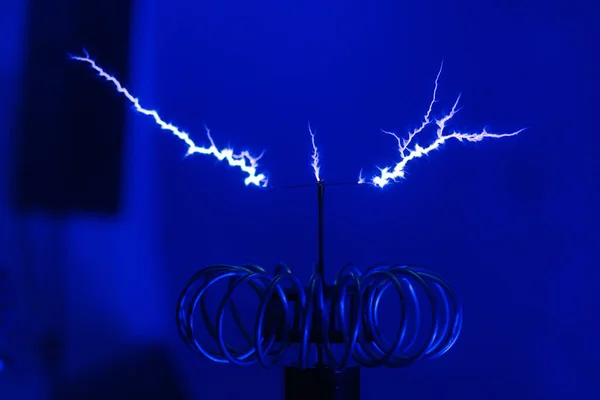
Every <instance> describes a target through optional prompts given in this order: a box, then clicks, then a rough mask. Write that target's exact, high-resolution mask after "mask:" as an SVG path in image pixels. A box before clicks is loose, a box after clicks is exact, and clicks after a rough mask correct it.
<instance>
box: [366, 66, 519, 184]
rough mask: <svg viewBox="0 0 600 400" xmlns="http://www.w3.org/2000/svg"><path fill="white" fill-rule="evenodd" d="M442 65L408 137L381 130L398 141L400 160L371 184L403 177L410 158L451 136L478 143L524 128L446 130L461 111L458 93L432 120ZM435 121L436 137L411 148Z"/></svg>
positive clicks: (427, 150)
mask: <svg viewBox="0 0 600 400" xmlns="http://www.w3.org/2000/svg"><path fill="white" fill-rule="evenodd" d="M443 66H444V63H442V65H441V66H440V69H439V71H438V73H437V76H436V78H435V85H434V89H433V98H432V100H431V103H429V108H428V109H427V112H426V113H425V116H424V118H423V122H422V123H421V125H420V126H419V127H418V128H416V129H414V130H413V131H411V132H409V133H408V136H407V137H405V138H400V137H399V136H398V135H396V134H395V133H393V132H388V131H383V132H384V133H386V134H388V135H391V136H393V137H394V138H396V140H397V142H398V152H399V153H400V161H399V162H398V163H396V165H394V166H393V167H386V168H379V172H380V175H378V176H375V177H373V178H372V179H371V183H372V184H373V185H375V186H379V187H384V186H385V185H387V184H388V183H390V182H396V181H397V180H398V179H400V178H404V175H405V168H406V165H407V164H408V163H409V162H410V161H412V160H414V159H416V158H419V157H423V156H426V155H428V154H429V153H430V152H432V151H433V150H436V149H438V148H440V146H442V145H443V144H444V143H446V142H447V141H448V140H450V139H457V140H459V141H461V142H462V141H467V142H479V141H481V140H483V139H486V138H493V139H500V138H505V137H510V136H515V135H518V134H519V133H521V132H523V131H524V129H520V130H518V131H515V132H511V133H490V132H488V131H487V130H486V129H485V128H484V129H483V130H482V131H481V132H477V133H465V132H457V131H453V132H451V133H446V132H445V129H446V124H447V122H448V121H450V120H451V119H452V118H453V117H454V116H455V115H456V113H458V112H459V111H460V108H458V102H459V100H460V95H459V96H458V97H457V99H456V101H455V102H454V105H453V106H452V110H450V112H449V113H448V114H446V115H445V116H444V117H442V118H441V119H432V118H431V113H432V111H433V105H434V104H435V103H436V101H437V91H438V84H439V79H440V75H441V74H442V68H443ZM434 123H435V125H436V126H437V130H436V138H435V140H434V141H433V142H431V143H430V144H429V145H427V146H426V147H422V146H420V145H419V144H414V145H413V146H412V147H411V144H413V142H414V138H415V137H416V136H417V135H418V134H420V133H421V132H423V131H424V130H425V128H427V127H428V126H430V125H432V124H434ZM358 183H366V180H365V178H364V177H363V175H362V170H361V172H360V173H359V177H358Z"/></svg>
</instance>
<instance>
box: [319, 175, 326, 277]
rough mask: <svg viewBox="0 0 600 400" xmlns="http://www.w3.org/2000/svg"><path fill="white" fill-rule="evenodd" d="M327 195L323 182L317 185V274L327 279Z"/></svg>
mask: <svg viewBox="0 0 600 400" xmlns="http://www.w3.org/2000/svg"><path fill="white" fill-rule="evenodd" d="M324 195H325V184H324V183H323V181H319V182H318V183H317V199H318V233H317V237H318V241H319V242H318V251H319V258H318V263H317V272H318V273H319V275H321V278H322V279H324V278H325V266H324V260H323V258H324V256H323V196H324Z"/></svg>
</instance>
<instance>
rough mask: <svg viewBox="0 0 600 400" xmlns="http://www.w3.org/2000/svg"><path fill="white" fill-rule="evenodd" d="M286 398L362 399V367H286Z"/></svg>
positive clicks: (308, 399) (302, 399) (284, 384)
mask: <svg viewBox="0 0 600 400" xmlns="http://www.w3.org/2000/svg"><path fill="white" fill-rule="evenodd" d="M283 376H284V377H283V387H284V389H283V390H284V400H360V368H359V367H351V368H346V369H341V370H340V369H335V368H308V369H304V370H303V369H300V368H293V367H286V368H284V370H283Z"/></svg>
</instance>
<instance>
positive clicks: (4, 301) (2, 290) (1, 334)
mask: <svg viewBox="0 0 600 400" xmlns="http://www.w3.org/2000/svg"><path fill="white" fill-rule="evenodd" d="M9 311H10V300H9V287H8V274H7V273H6V272H5V271H4V270H3V269H2V268H0V373H2V372H3V371H5V370H6V369H7V367H8V364H9V363H10V355H9V350H10V349H9V347H10V346H9V345H8V325H9Z"/></svg>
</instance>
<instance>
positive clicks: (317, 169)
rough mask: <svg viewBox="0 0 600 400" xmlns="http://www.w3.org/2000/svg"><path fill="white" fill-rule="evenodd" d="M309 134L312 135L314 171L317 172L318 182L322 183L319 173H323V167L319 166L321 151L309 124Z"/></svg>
mask: <svg viewBox="0 0 600 400" xmlns="http://www.w3.org/2000/svg"><path fill="white" fill-rule="evenodd" d="M308 132H309V133H310V140H311V142H312V147H313V153H312V160H313V161H312V164H311V166H312V167H313V170H314V171H315V178H317V182H321V177H320V175H319V172H320V171H321V166H320V165H319V150H318V149H317V144H316V143H315V133H314V132H313V130H312V128H311V127H310V123H309V124H308Z"/></svg>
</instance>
